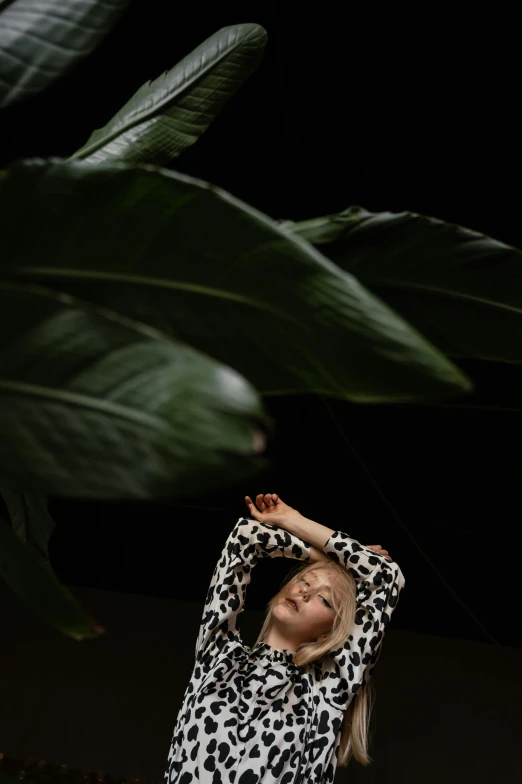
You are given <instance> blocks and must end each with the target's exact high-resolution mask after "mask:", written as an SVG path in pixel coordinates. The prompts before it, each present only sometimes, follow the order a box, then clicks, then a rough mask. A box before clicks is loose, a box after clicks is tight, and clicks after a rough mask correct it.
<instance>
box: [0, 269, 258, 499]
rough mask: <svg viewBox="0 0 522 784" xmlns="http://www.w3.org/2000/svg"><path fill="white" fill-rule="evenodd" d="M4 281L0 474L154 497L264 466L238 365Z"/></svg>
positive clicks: (76, 490)
mask: <svg viewBox="0 0 522 784" xmlns="http://www.w3.org/2000/svg"><path fill="white" fill-rule="evenodd" d="M65 299H66V301H65V303H64V304H60V302H59V301H57V300H56V298H55V297H54V295H52V293H49V294H46V293H45V292H44V291H38V290H35V291H31V288H30V286H20V287H16V286H14V287H13V286H9V285H6V284H3V283H0V432H1V433H2V438H1V440H0V475H2V476H5V477H6V478H7V480H8V481H19V482H20V483H21V484H22V485H23V486H24V487H29V488H32V489H34V490H37V491H38V492H42V493H45V494H48V495H59V496H80V497H95V498H151V497H159V496H170V497H174V496H179V495H184V494H186V493H191V492H197V491H201V490H208V489H211V488H214V487H216V486H218V485H220V484H223V483H227V482H230V481H232V480H236V479H240V478H241V477H248V476H251V475H252V474H253V473H254V472H255V471H256V470H258V469H259V468H260V467H261V463H260V459H259V458H256V457H255V455H254V452H255V451H256V450H259V448H260V444H261V443H262V435H261V434H260V431H259V427H258V424H259V423H260V421H261V420H262V418H263V412H262V407H261V404H260V402H259V399H258V397H257V395H256V393H255V390H253V389H252V387H251V386H250V385H249V384H247V383H246V382H245V381H244V379H242V378H241V377H240V376H239V375H238V374H237V373H236V372H235V371H233V370H231V369H229V368H226V367H223V366H222V365H219V364H218V363H217V362H215V361H214V360H212V359H210V358H208V357H205V356H203V355H201V354H199V352H197V351H195V350H194V349H192V348H190V347H189V346H186V345H183V344H181V343H179V342H177V341H174V340H173V339H172V340H162V339H161V335H159V333H156V331H155V330H153V329H151V328H149V327H144V326H143V325H140V324H138V323H130V322H129V323H126V321H127V320H125V319H121V318H120V319H115V318H114V317H111V316H110V314H107V315H106V316H105V317H104V318H102V317H101V316H100V315H98V316H96V315H94V314H93V313H89V312H84V311H81V310H76V309H74V308H72V307H67V304H66V303H67V299H69V300H70V298H65Z"/></svg>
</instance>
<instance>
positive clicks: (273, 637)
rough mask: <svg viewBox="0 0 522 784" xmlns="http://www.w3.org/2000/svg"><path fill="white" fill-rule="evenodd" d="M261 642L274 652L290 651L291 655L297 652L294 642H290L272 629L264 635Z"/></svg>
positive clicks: (276, 630)
mask: <svg viewBox="0 0 522 784" xmlns="http://www.w3.org/2000/svg"><path fill="white" fill-rule="evenodd" d="M263 642H265V643H266V644H267V645H270V647H271V648H274V650H276V651H291V652H292V653H295V652H296V650H297V644H296V642H295V641H293V640H290V639H289V638H288V637H286V636H285V635H284V634H282V633H281V632H280V631H279V630H278V629H275V628H274V627H272V629H270V631H268V632H267V633H266V634H265V636H264V638H263Z"/></svg>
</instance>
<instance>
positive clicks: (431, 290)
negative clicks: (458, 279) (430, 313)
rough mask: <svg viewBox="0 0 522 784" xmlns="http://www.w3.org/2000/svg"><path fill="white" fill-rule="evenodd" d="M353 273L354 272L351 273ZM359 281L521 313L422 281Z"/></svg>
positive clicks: (504, 305) (499, 304)
mask: <svg viewBox="0 0 522 784" xmlns="http://www.w3.org/2000/svg"><path fill="white" fill-rule="evenodd" d="M352 274H355V273H352ZM359 280H360V282H361V283H363V284H364V285H365V286H368V288H374V289H375V288H377V287H379V288H387V289H396V290H398V291H418V292H420V293H421V294H430V295H431V294H432V295H435V296H439V297H447V298H448V299H454V300H458V301H460V302H473V303H476V304H478V305H483V306H484V307H489V308H492V309H494V310H504V311H507V312H509V313H518V314H522V308H517V307H516V306H515V305H507V304H505V303H503V302H496V301H494V300H491V299H486V298H485V297H477V296H476V295H472V294H466V293H465V292H461V291H454V290H451V289H444V288H440V287H439V286H426V285H424V284H422V283H399V282H397V281H392V280H386V279H378V280H368V279H366V280H365V279H364V277H361V278H360V279H359Z"/></svg>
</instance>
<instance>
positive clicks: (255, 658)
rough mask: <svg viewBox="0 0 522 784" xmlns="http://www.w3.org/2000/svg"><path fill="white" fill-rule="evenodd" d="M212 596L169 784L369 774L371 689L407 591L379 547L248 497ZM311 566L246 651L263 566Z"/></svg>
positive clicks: (273, 604)
mask: <svg viewBox="0 0 522 784" xmlns="http://www.w3.org/2000/svg"><path fill="white" fill-rule="evenodd" d="M245 500H246V502H247V506H248V508H249V510H250V513H251V515H252V517H253V518H254V520H251V519H245V518H240V519H239V520H238V522H237V524H236V526H235V528H234V530H233V531H232V533H231V534H230V536H229V537H228V539H227V542H226V544H225V547H224V549H223V552H222V554H221V558H220V559H219V562H218V564H217V566H216V568H215V570H214V575H213V578H212V582H211V584H210V588H209V591H208V594H207V599H206V604H205V610H204V614H203V620H202V622H201V627H200V632H199V636H198V640H197V643H196V664H195V666H194V671H193V674H192V677H191V680H190V683H189V685H188V688H187V690H186V692H185V696H184V700H183V705H182V707H181V709H180V711H179V714H178V719H177V723H176V727H175V729H174V734H173V738H172V743H171V746H170V750H169V755H168V763H167V768H166V771H165V784H190V782H196V781H200V782H206V783H208V784H225V782H226V783H227V784H228V782H232V783H233V784H258V782H263V784H267V782H270V783H271V784H273V783H274V782H280V784H298V783H299V784H313V783H314V784H323V783H326V782H332V781H333V778H334V774H335V769H336V767H337V765H338V764H340V765H347V764H348V762H349V760H350V758H351V757H352V756H353V757H354V758H355V759H356V760H357V761H358V762H360V763H362V764H363V765H367V764H369V762H370V761H371V760H370V757H369V756H368V752H367V724H368V718H369V711H368V706H367V694H366V693H367V688H365V687H366V686H367V684H368V681H369V679H370V677H371V674H372V671H373V669H374V668H375V665H376V662H377V659H378V656H379V653H380V649H381V645H382V639H383V635H384V630H385V628H386V626H387V624H388V622H389V620H390V616H391V614H392V612H393V610H394V608H395V607H396V606H397V601H398V598H399V595H400V593H401V591H402V589H403V587H404V577H403V575H402V572H401V570H400V569H399V567H398V566H397V564H396V563H394V562H393V561H391V558H390V557H389V554H388V552H387V551H386V550H383V549H382V548H381V547H380V545H369V546H366V547H364V546H363V545H361V544H359V542H357V541H356V540H355V539H352V538H350V537H349V536H348V535H347V534H345V533H342V532H341V531H338V530H334V529H331V528H327V527H325V526H324V525H320V524H319V523H316V522H314V521H313V520H308V519H307V518H305V517H303V516H302V515H300V514H299V512H298V511H297V510H295V509H292V508H291V507H290V506H288V505H287V504H285V503H283V501H282V500H281V499H280V498H279V497H278V496H277V495H275V494H271V493H268V494H264V495H258V496H257V498H256V504H257V506H256V505H254V503H253V502H252V500H251V499H250V497H249V496H246V499H245ZM268 556H269V557H272V558H277V557H285V558H296V559H299V560H301V561H305V562H307V563H306V564H305V565H304V567H301V568H300V569H299V571H298V572H297V573H296V574H294V576H293V577H291V578H290V579H289V581H288V582H287V583H286V585H285V586H284V587H283V588H282V589H281V590H280V591H279V593H278V594H276V596H274V597H273V598H272V599H271V601H270V602H269V604H268V612H267V616H266V620H265V622H264V624H263V627H262V629H261V632H260V635H259V638H258V640H257V642H256V643H255V645H254V646H253V648H249V647H248V646H247V645H245V644H244V643H243V641H242V639H241V636H240V633H239V631H238V629H237V626H236V619H237V616H238V614H239V613H240V612H242V609H243V604H244V601H245V594H246V589H247V586H248V584H249V582H250V576H251V572H252V569H253V567H254V566H255V565H256V563H257V561H258V559H259V558H266V557H268Z"/></svg>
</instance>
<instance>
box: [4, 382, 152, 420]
mask: <svg viewBox="0 0 522 784" xmlns="http://www.w3.org/2000/svg"><path fill="white" fill-rule="evenodd" d="M10 392H16V393H17V394H19V395H22V396H25V397H33V398H37V399H38V400H42V399H46V400H48V401H49V402H52V403H62V404H65V405H68V406H70V407H71V408H73V407H76V408H84V409H90V410H91V411H100V412H102V413H105V414H112V415H113V416H116V417H118V418H119V419H124V420H126V421H128V422H134V423H136V424H139V425H143V426H144V427H151V426H152V427H154V428H156V429H157V430H162V429H163V428H164V427H165V424H166V423H164V422H163V421H162V420H160V419H159V418H158V417H155V416H152V415H151V414H146V413H144V412H142V411H137V410H133V409H131V408H129V407H128V406H122V405H121V404H119V403H114V402H113V401H111V400H102V399H100V398H95V397H89V396H88V395H84V394H81V393H79V392H71V391H69V390H68V391H63V390H59V389H53V388H52V387H44V386H39V385H37V384H27V383H25V382H22V381H9V380H8V379H0V395H2V394H6V393H7V394H9V393H10Z"/></svg>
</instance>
